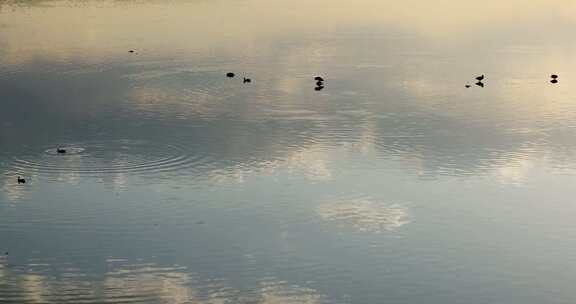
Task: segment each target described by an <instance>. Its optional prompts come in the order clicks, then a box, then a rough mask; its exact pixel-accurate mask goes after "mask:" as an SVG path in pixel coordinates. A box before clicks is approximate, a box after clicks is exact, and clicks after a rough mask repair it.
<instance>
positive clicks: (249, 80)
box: [242, 77, 252, 83]
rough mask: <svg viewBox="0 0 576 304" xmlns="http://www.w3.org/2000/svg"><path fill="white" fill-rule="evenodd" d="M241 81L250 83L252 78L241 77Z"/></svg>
mask: <svg viewBox="0 0 576 304" xmlns="http://www.w3.org/2000/svg"><path fill="white" fill-rule="evenodd" d="M242 81H243V82H244V83H250V82H252V79H250V78H246V77H243V79H242Z"/></svg>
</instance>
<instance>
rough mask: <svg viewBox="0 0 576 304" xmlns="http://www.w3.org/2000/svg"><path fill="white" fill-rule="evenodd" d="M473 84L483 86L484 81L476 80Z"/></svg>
mask: <svg viewBox="0 0 576 304" xmlns="http://www.w3.org/2000/svg"><path fill="white" fill-rule="evenodd" d="M475 85H477V86H479V87H481V88H483V87H484V83H483V82H482V81H478V82H477V83H475Z"/></svg>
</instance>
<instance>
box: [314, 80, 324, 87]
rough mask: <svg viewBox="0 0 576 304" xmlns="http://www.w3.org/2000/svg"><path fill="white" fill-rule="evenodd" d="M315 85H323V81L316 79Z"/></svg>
mask: <svg viewBox="0 0 576 304" xmlns="http://www.w3.org/2000/svg"><path fill="white" fill-rule="evenodd" d="M316 85H317V86H322V85H324V82H322V81H320V80H318V81H316Z"/></svg>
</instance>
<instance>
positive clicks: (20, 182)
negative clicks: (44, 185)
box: [18, 176, 26, 184]
mask: <svg viewBox="0 0 576 304" xmlns="http://www.w3.org/2000/svg"><path fill="white" fill-rule="evenodd" d="M18 183H19V184H25V183H26V180H25V179H23V178H22V177H21V176H18Z"/></svg>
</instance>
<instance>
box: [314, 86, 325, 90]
mask: <svg viewBox="0 0 576 304" xmlns="http://www.w3.org/2000/svg"><path fill="white" fill-rule="evenodd" d="M322 89H324V86H317V87H315V88H314V90H316V91H321V90H322Z"/></svg>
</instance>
